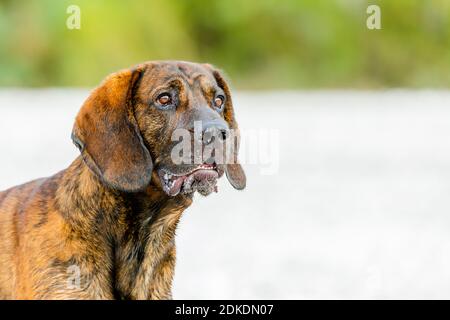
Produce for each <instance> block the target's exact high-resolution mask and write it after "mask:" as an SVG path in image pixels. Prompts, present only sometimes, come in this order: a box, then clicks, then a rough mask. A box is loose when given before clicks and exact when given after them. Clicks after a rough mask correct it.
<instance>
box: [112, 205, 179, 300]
mask: <svg viewBox="0 0 450 320" xmlns="http://www.w3.org/2000/svg"><path fill="white" fill-rule="evenodd" d="M182 211H183V210H174V209H170V210H169V209H167V210H165V211H164V210H162V211H161V212H159V213H158V216H157V217H153V218H149V219H144V220H143V221H142V222H141V224H140V225H139V227H138V228H137V229H136V228H135V229H134V230H130V229H128V230H127V232H126V233H125V235H124V239H123V240H125V241H122V242H121V244H120V245H119V246H118V247H117V249H116V251H115V261H116V264H115V265H116V268H115V275H114V277H115V295H116V297H117V298H119V299H169V298H171V284H172V277H173V271H174V267H175V239H174V238H175V230H176V227H177V224H178V221H179V219H180V216H181V213H182Z"/></svg>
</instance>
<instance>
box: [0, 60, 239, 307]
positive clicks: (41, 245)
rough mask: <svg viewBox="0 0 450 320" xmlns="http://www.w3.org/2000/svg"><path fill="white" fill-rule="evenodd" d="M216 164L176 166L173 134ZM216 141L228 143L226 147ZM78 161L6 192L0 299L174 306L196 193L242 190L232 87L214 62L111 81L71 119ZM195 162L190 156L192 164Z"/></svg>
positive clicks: (163, 64)
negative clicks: (185, 228)
mask: <svg viewBox="0 0 450 320" xmlns="http://www.w3.org/2000/svg"><path fill="white" fill-rule="evenodd" d="M196 123H201V126H200V131H201V134H200V138H199V139H197V138H198V137H197V138H196V137H195V135H191V136H192V139H191V141H189V142H190V143H195V142H199V140H200V144H201V146H202V148H205V147H206V146H208V144H209V143H211V141H212V140H215V139H211V136H214V135H210V138H208V139H205V136H206V134H207V133H211V132H213V133H215V134H216V135H215V136H214V137H216V138H217V140H215V141H216V142H219V143H224V142H225V141H226V139H227V138H228V137H229V136H230V132H231V131H234V132H235V134H234V138H233V140H234V142H233V144H234V145H236V147H235V148H234V149H233V151H232V153H229V154H228V155H227V156H226V157H225V158H226V159H229V160H227V161H223V163H218V162H216V161H215V156H214V155H213V156H211V157H209V158H208V159H207V161H205V162H203V163H200V164H198V163H181V164H180V163H174V161H173V160H172V158H173V155H171V154H172V150H173V148H174V145H175V141H172V135H173V133H174V132H175V130H179V129H183V130H185V131H187V132H189V133H192V132H194V133H195V124H196ZM218 137H221V138H220V139H219V138H218ZM72 140H73V142H74V144H75V145H76V147H78V149H79V150H80V156H79V157H78V158H76V159H75V160H74V162H73V163H72V164H71V165H70V166H69V167H68V168H67V169H65V170H63V171H61V172H59V173H57V174H56V175H54V176H52V177H49V178H43V179H39V180H35V181H32V182H29V183H26V184H24V185H21V186H17V187H14V188H11V189H9V190H6V191H3V192H1V193H0V298H2V299H46V300H47V299H93V300H100V299H120V300H123V299H131V300H135V299H136V300H147V299H172V293H171V286H172V278H173V273H174V267H175V257H176V251H175V240H174V237H175V230H176V228H177V224H178V221H179V219H180V217H181V215H182V213H183V211H184V210H185V209H186V208H187V207H189V206H190V205H191V203H192V201H193V195H194V193H196V192H199V193H200V194H202V195H205V196H206V195H209V194H210V193H212V192H214V191H217V190H216V189H217V187H216V182H217V180H218V179H219V178H220V177H222V176H223V175H226V177H227V178H228V180H229V182H230V183H231V185H232V186H233V187H234V188H235V189H238V190H242V189H244V188H245V186H246V176H245V173H244V171H243V168H242V166H241V165H240V163H239V162H238V159H237V157H238V145H239V129H238V125H237V122H236V119H235V114H234V110H233V105H232V99H231V94H230V89H229V86H228V84H227V82H226V81H225V80H224V77H223V75H222V73H221V71H218V70H217V69H216V68H215V67H213V66H211V65H209V64H196V63H191V62H180V61H154V62H146V63H142V64H139V65H137V66H135V67H133V68H130V69H125V70H122V71H119V72H117V73H114V74H112V75H110V76H108V77H107V78H106V79H105V80H104V81H103V82H102V83H101V85H100V86H99V87H97V88H96V89H95V90H93V92H92V93H91V94H90V96H89V97H88V98H87V100H86V101H85V103H84V104H83V106H82V107H81V110H80V111H79V113H78V115H77V116H76V119H75V124H74V127H73V132H72ZM190 159H192V157H191V158H190Z"/></svg>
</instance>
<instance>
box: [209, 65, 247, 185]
mask: <svg viewBox="0 0 450 320" xmlns="http://www.w3.org/2000/svg"><path fill="white" fill-rule="evenodd" d="M206 66H207V67H208V68H209V69H210V70H211V71H212V74H213V75H214V78H215V79H216V82H217V84H218V85H219V87H221V88H222V89H223V91H224V92H225V96H226V99H225V100H226V101H225V109H224V118H225V121H227V122H228V125H229V126H230V129H232V130H233V132H234V137H233V136H232V138H235V139H236V140H235V141H233V143H234V144H235V145H234V146H233V150H234V153H233V155H232V157H233V159H231V160H232V161H231V163H227V164H226V165H225V173H226V175H227V178H228V181H229V182H230V183H231V185H232V186H233V187H234V188H235V189H237V190H243V189H245V186H246V184H247V178H246V176H245V172H244V169H243V168H242V166H241V164H240V163H239V160H238V154H239V144H240V133H239V127H238V124H237V122H236V119H235V117H234V109H233V102H232V100H231V91H230V88H229V86H228V84H227V82H226V81H225V79H224V77H223V76H222V74H221V73H220V72H219V71H217V70H216V69H214V68H213V67H212V66H211V65H206Z"/></svg>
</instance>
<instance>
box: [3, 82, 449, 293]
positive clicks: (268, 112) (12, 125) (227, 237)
mask: <svg viewBox="0 0 450 320" xmlns="http://www.w3.org/2000/svg"><path fill="white" fill-rule="evenodd" d="M87 95H88V91H86V90H56V89H55V90H15V89H3V90H0V150H1V153H0V154H1V157H0V190H2V189H6V188H8V187H10V186H13V185H16V184H19V183H23V182H26V181H28V180H31V179H34V178H38V177H42V176H48V175H52V174H54V173H56V172H58V171H59V170H61V169H64V168H65V167H67V166H68V165H69V164H70V163H71V161H72V160H73V159H74V158H75V157H76V156H77V150H76V148H75V147H74V146H73V145H72V143H71V140H70V132H71V128H72V124H73V119H74V117H75V115H76V113H77V110H78V109H79V107H80V106H81V104H82V102H83V100H84V99H85V98H86V97H87ZM449 107H450V93H448V92H436V91H421V92H411V91H388V92H373V93H371V92H320V91H317V92H299V93H295V92H274V93H238V94H236V96H235V108H236V113H237V117H238V120H239V123H240V126H241V128H242V129H257V130H269V129H275V130H278V132H279V146H275V147H276V148H278V150H279V169H278V171H277V173H276V174H274V175H262V174H261V168H262V167H266V166H258V165H247V166H246V169H247V175H248V184H247V189H246V190H245V191H242V192H238V191H235V190H234V189H232V188H231V187H230V186H229V185H228V183H227V181H226V180H225V179H223V180H222V181H221V182H220V185H219V187H220V190H219V191H220V192H219V193H218V194H214V195H212V196H210V197H208V198H203V197H201V196H197V197H196V199H195V201H194V204H193V205H192V207H191V208H189V209H188V210H187V211H186V212H185V214H184V216H183V218H182V222H181V224H180V226H179V229H178V235H177V246H178V256H177V260H178V262H177V269H176V276H175V281H174V298H176V299H177V298H178V299H200V298H206V299H216V298H225V299H242V298H248V299H259V298H268V299H294V298H300V299H302V298H307V299H314V298H344V299H346V298H404V299H409V298H447V299H448V298H450V201H449V194H450V139H449V138H450V108H449Z"/></svg>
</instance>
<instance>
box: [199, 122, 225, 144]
mask: <svg viewBox="0 0 450 320" xmlns="http://www.w3.org/2000/svg"><path fill="white" fill-rule="evenodd" d="M228 136H229V129H228V125H227V124H226V123H225V122H224V121H223V120H222V121H211V122H207V123H205V124H204V126H203V144H204V145H208V144H210V143H211V142H213V141H214V139H220V140H222V141H225V140H226V139H227V138H228Z"/></svg>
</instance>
